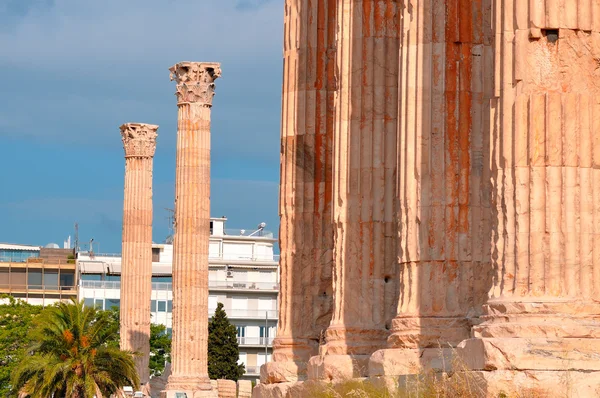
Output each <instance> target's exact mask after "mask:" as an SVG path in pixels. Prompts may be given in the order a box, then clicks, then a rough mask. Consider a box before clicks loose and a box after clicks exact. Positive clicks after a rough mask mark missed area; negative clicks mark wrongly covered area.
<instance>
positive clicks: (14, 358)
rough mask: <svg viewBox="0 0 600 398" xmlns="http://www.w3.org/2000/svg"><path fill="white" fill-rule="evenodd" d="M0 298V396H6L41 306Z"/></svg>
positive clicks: (9, 297)
mask: <svg viewBox="0 0 600 398" xmlns="http://www.w3.org/2000/svg"><path fill="white" fill-rule="evenodd" d="M1 299H3V300H4V301H5V303H4V304H0V397H6V396H8V395H9V392H10V390H11V384H10V377H11V374H12V373H13V372H14V370H15V368H16V367H17V365H18V364H19V362H20V361H21V359H22V358H23V356H24V355H25V349H26V348H27V347H28V346H29V345H30V344H31V339H30V336H29V335H28V332H29V329H30V327H31V323H32V320H33V319H34V318H35V316H37V315H38V314H39V313H40V312H41V311H42V309H43V308H42V307H41V306H38V305H31V304H27V303H26V302H24V301H22V300H18V299H15V298H13V297H12V296H4V297H1Z"/></svg>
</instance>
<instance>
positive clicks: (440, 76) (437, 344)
mask: <svg viewBox="0 0 600 398" xmlns="http://www.w3.org/2000/svg"><path fill="white" fill-rule="evenodd" d="M490 4H491V3H490V1H486V0H479V1H473V0H455V1H445V2H431V1H425V0H410V1H408V2H405V4H404V6H403V7H402V13H403V18H402V25H401V50H400V54H399V63H400V71H401V73H400V75H399V80H400V98H399V106H400V115H399V118H400V119H401V123H400V125H399V129H398V133H399V134H398V141H399V144H398V147H399V153H398V187H397V196H398V200H399V202H400V204H399V207H398V209H397V211H398V219H399V230H398V241H397V242H398V247H399V253H398V258H399V260H400V264H399V265H400V272H399V275H398V283H399V286H400V297H399V300H398V303H397V316H396V317H395V319H394V320H393V321H392V324H391V333H390V335H389V337H388V340H387V347H388V348H386V349H384V350H380V351H378V352H376V353H375V354H374V355H373V356H372V357H371V360H370V363H369V373H370V375H371V376H397V375H406V374H413V373H418V372H419V371H420V369H419V368H420V367H425V368H428V367H432V366H433V367H437V366H441V365H442V364H444V363H445V364H447V365H450V364H451V363H452V361H450V360H448V361H445V362H444V361H441V360H440V359H441V358H440V354H441V353H442V352H444V351H445V353H444V355H446V354H450V353H451V349H449V348H450V346H456V345H457V344H458V343H459V342H460V341H461V340H463V339H465V338H467V337H468V336H469V330H470V323H469V319H468V318H469V317H472V316H475V315H477V312H476V311H481V305H482V304H483V303H484V301H485V294H486V292H487V290H488V289H489V284H490V283H491V282H490V276H491V272H489V260H488V259H489V252H490V248H489V239H486V236H489V232H488V231H489V225H490V224H489V215H488V214H489V209H490V194H489V192H490V189H491V187H490V186H489V183H488V181H489V179H490V171H489V166H488V164H489V156H487V155H486V154H487V152H486V150H485V148H486V147H487V146H489V142H490V138H489V137H490V128H489V119H488V118H487V115H488V112H487V109H488V108H489V101H490V98H491V96H492V94H493V85H492V83H493V79H492V78H493V71H492V65H493V51H492V46H491V44H492V40H493V34H492V33H493V32H492V31H491V29H490V28H489V27H488V26H489V21H490V18H491V8H490ZM486 27H487V30H486ZM440 348H442V350H440Z"/></svg>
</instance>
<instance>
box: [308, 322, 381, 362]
mask: <svg viewBox="0 0 600 398" xmlns="http://www.w3.org/2000/svg"><path fill="white" fill-rule="evenodd" d="M388 335H389V330H386V329H363V328H346V327H343V326H339V327H338V326H330V327H329V328H328V329H327V331H326V332H325V340H326V341H327V344H325V346H321V347H319V354H321V356H324V355H342V356H344V355H351V356H362V355H367V356H368V355H371V354H372V353H373V352H375V351H377V350H378V349H381V348H384V347H385V346H386V343H385V342H386V339H387V336H388ZM311 360H312V358H311Z"/></svg>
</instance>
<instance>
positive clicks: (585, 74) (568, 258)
mask: <svg viewBox="0 0 600 398" xmlns="http://www.w3.org/2000/svg"><path fill="white" fill-rule="evenodd" d="M559 4H560V5H559ZM496 15H497V20H496V22H495V26H496V29H497V32H496V37H497V41H496V67H495V72H496V99H495V102H494V103H493V106H492V115H493V119H492V120H494V121H495V123H494V135H493V138H494V139H493V141H492V148H491V153H492V154H493V157H492V171H493V172H492V184H493V188H494V189H493V191H492V192H493V202H494V205H495V206H494V208H493V209H494V212H493V224H492V231H493V236H492V247H493V251H492V257H491V258H492V261H493V270H494V273H495V274H494V278H493V280H492V281H493V284H492V286H491V288H490V290H489V301H488V303H487V305H485V306H484V316H483V317H482V318H481V321H483V323H481V324H479V325H477V326H475V327H473V337H474V339H472V340H468V341H466V342H464V344H463V345H464V347H465V350H464V352H465V355H466V357H467V358H468V359H469V361H470V365H471V366H472V367H473V368H475V369H481V370H485V371H484V372H482V374H483V375H484V376H485V378H486V379H487V380H488V381H489V389H490V390H489V392H490V394H493V392H494V391H497V390H499V389H504V390H505V391H506V392H507V393H510V390H511V388H512V387H516V388H520V387H521V386H519V383H515V382H508V380H511V379H512V378H513V376H514V374H515V371H514V369H527V370H528V372H527V374H526V375H524V376H523V377H521V378H520V379H519V380H520V381H522V382H524V383H526V384H525V385H526V386H534V387H539V388H542V389H544V390H548V391H550V390H552V394H559V395H564V394H567V393H568V392H569V391H570V394H573V396H596V395H597V391H598V389H597V388H598V387H599V386H600V362H599V361H598V354H597V353H598V351H600V338H599V337H600V321H599V320H598V319H599V316H600V305H599V304H598V300H600V227H599V225H600V167H599V166H600V141H599V140H598V138H599V137H600V83H599V78H600V74H599V73H598V71H599V69H598V68H599V64H598V60H599V59H600V5H599V4H598V2H595V1H589V0H587V1H586V0H583V1H579V2H576V1H567V2H559V1H554V0H548V1H546V2H545V3H544V2H537V1H530V2H519V1H515V0H503V1H500V2H498V4H497V9H496ZM490 370H495V371H493V372H491V371H490Z"/></svg>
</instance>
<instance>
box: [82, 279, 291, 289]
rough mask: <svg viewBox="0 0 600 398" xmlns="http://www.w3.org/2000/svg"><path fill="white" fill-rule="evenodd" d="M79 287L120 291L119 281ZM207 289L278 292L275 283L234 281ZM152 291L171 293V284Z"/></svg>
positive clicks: (211, 283) (156, 286)
mask: <svg viewBox="0 0 600 398" xmlns="http://www.w3.org/2000/svg"><path fill="white" fill-rule="evenodd" d="M80 285H81V287H83V288H87V289H120V288H121V282H119V281H86V280H83V281H81V284H80ZM208 288H209V289H227V290H279V284H277V283H275V282H236V281H234V280H224V281H214V280H209V281H208ZM152 290H160V291H172V290H173V284H172V283H168V282H153V283H152Z"/></svg>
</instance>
